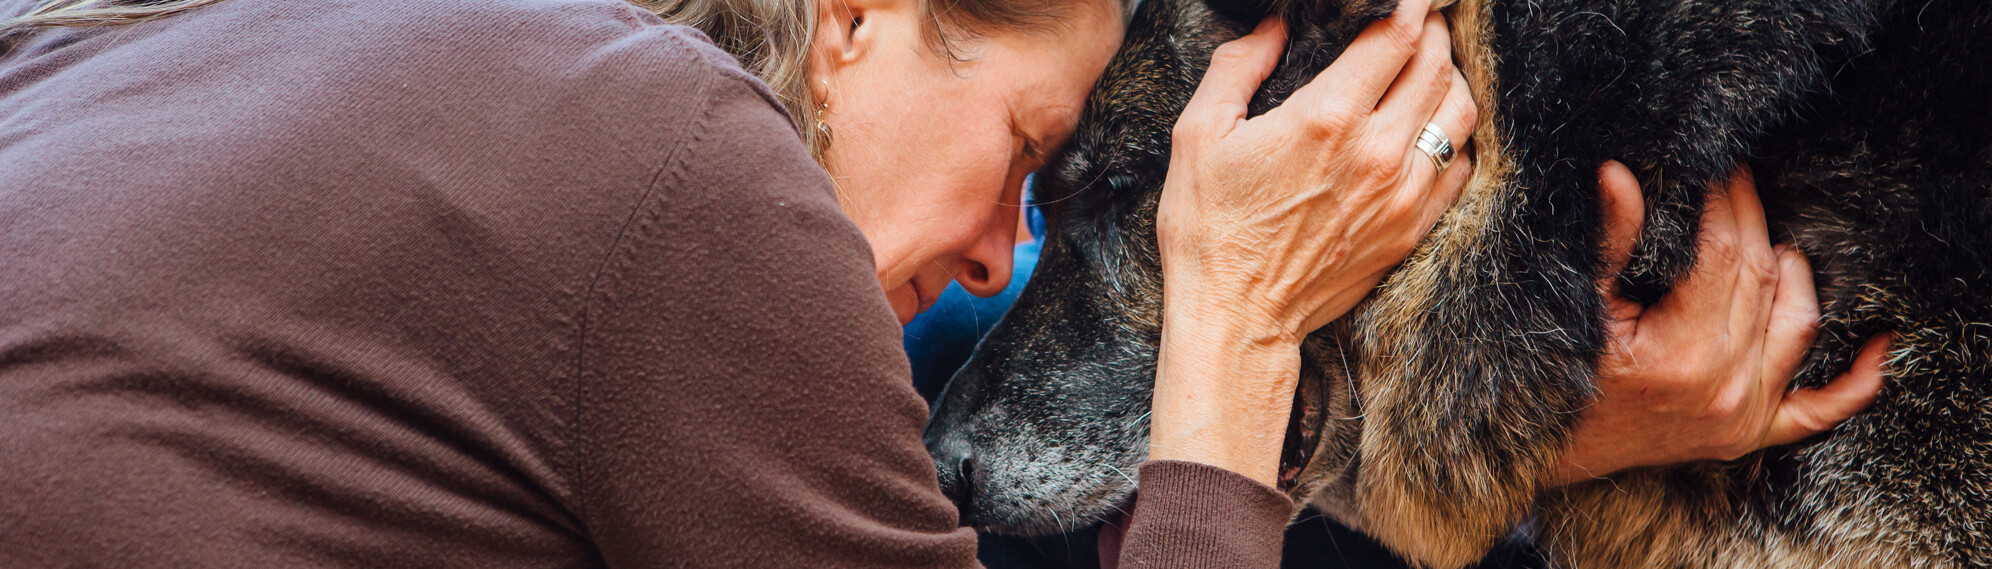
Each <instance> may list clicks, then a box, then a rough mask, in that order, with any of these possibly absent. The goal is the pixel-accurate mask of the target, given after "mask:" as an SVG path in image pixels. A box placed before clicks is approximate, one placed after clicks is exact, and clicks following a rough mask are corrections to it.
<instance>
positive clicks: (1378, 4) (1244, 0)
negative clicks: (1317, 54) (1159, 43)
mask: <svg viewBox="0 0 1992 569" xmlns="http://www.w3.org/2000/svg"><path fill="white" fill-rule="evenodd" d="M1397 2H1398V0H1204V4H1205V5H1207V6H1210V9H1211V11H1213V12H1217V14H1218V15H1219V16H1223V17H1224V18H1226V19H1229V20H1231V21H1234V22H1237V23H1240V24H1243V25H1244V26H1245V27H1246V29H1251V27H1252V26H1254V25H1257V24H1258V23H1259V20H1263V19H1265V18H1266V16H1271V15H1275V14H1277V15H1280V16H1284V17H1286V19H1287V23H1288V24H1289V25H1294V26H1331V27H1334V26H1337V25H1338V24H1339V25H1355V26H1361V25H1363V24H1367V23H1369V22H1372V21H1375V20H1377V19H1380V18H1383V17H1386V16H1389V15H1390V11H1391V10H1395V9H1396V8H1397ZM1454 2H1456V0H1432V9H1434V10H1437V9H1439V8H1442V7H1445V6H1450V5H1452V4H1453V3H1454Z"/></svg>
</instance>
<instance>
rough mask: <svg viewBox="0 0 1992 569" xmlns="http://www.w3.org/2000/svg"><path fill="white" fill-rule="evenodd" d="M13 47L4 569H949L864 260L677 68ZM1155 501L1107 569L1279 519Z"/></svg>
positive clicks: (822, 195)
mask: <svg viewBox="0 0 1992 569" xmlns="http://www.w3.org/2000/svg"><path fill="white" fill-rule="evenodd" d="M29 8H30V4H29V3H28V1H27V0H0V16H12V15H15V14H19V13H23V12H25V11H26V10H28V9H29ZM17 39H21V40H23V41H17V42H16V43H15V45H14V47H13V49H12V50H11V51H9V52H7V53H4V54H0V567H7V568H10V569H26V568H34V567H489V568H505V567H604V566H606V567H967V566H972V565H974V563H975V560H974V553H975V536H974V534H973V533H972V532H970V531H969V530H967V529H963V528H959V527H957V526H956V513H955V511H954V509H953V507H952V506H951V505H950V503H949V501H948V500H947V499H946V498H945V497H943V496H942V494H941V493H940V491H939V490H938V488H937V487H936V484H935V481H934V467H933V463H932V462H931V461H930V460H929V459H928V457H927V456H926V453H925V452H924V450H923V448H922V446H921V443H920V426H921V423H922V421H923V420H924V419H925V407H924V405H922V403H921V401H920V399H919V398H918V396H916V395H915V394H914V392H913V390H912V388H911V386H910V385H909V380H908V369H907V363H906V359H905V356H904V355H903V354H902V353H901V352H900V348H899V334H898V329H897V327H896V326H895V324H894V319H893V316H892V313H891V311H890V310H889V308H888V307H887V305H886V301H885V298H884V296H883V294H881V293H880V291H879V287H878V284H877V282H876V281H875V280H874V278H873V276H872V264H871V263H872V260H871V259H872V257H871V253H870V250H869V249H868V247H867V245H866V243H865V241H864V238H863V236H862V235H860V234H859V233H858V232H857V230H856V229H855V227H854V226H853V225H852V224H851V223H850V222H849V221H848V220H847V219H845V218H844V216H843V215H842V214H841V212H840V211H839V210H838V207H837V204H836V201H835V200H834V198H833V196H832V192H831V188H830V183H829V180H828V178H827V177H826V176H824V174H823V173H822V171H821V170H819V169H818V168H817V167H816V166H815V165H814V164H813V163H812V162H811V161H810V160H809V158H808V156H807V153H806V152H805V150H804V149H803V147H802V144H801V142H800V140H799V139H798V137H797V136H796V133H795V131H794V127H793V126H792V125H791V124H790V123H789V121H788V120H787V119H786V118H785V117H784V116H783V115H782V114H781V111H780V110H779V109H780V107H779V105H777V104H776V102H775V101H774V99H773V98H772V96H771V95H770V93H769V92H768V90H767V89H766V88H765V87H763V86H762V85H761V84H760V83H759V82H757V81H755V80H754V79H753V78H752V77H751V76H749V75H747V74H746V73H744V72H743V71H741V70H740V68H739V67H738V66H737V64H736V63H735V62H733V61H732V60H731V59H729V58H728V57H727V56H726V55H725V54H724V53H722V52H720V51H718V50H717V49H715V48H714V47H713V46H712V45H711V44H710V43H709V42H708V41H707V40H706V39H705V38H704V37H703V36H701V35H699V34H698V33H697V32H695V31H690V30H688V29H686V28H681V27H674V26H669V25H664V24H663V23H662V22H660V21H659V20H658V19H657V18H655V17H653V16H651V15H650V14H648V13H645V12H643V11H640V10H637V9H634V8H632V7H630V6H629V5H627V4H625V3H623V2H620V1H618V0H487V1H482V2H467V1H462V0H395V1H391V2H379V1H370V0H310V1H296V0H227V1H225V2H221V3H219V4H215V5H213V6H209V7H205V8H200V9H197V10H195V11H193V12H190V13H188V14H184V15H179V16H174V17H170V18H165V19H161V20H156V21H152V22H148V23H143V24H137V25H130V26H119V27H105V28H98V29H85V30H53V31H42V32H36V33H33V34H31V35H28V36H26V37H24V38H17ZM1142 484H1143V488H1144V494H1143V498H1142V503H1141V504H1140V512H1141V517H1140V519H1139V520H1137V522H1136V527H1135V528H1134V529H1133V530H1132V531H1131V532H1130V535H1129V536H1128V538H1127V539H1128V546H1127V549H1126V556H1125V557H1124V559H1125V560H1126V561H1125V562H1124V564H1123V566H1126V567H1144V566H1145V567H1273V566H1276V565H1277V557H1278V553H1279V546H1280V536H1281V533H1280V531H1281V527H1282V525H1283V523H1284V522H1285V519H1286V516H1287V512H1288V507H1289V506H1288V503H1287V501H1286V499H1285V498H1283V497H1282V496H1281V495H1280V494H1279V493H1278V492H1275V491H1273V490H1272V489H1271V488H1267V487H1266V486H1264V485H1261V484H1257V483H1255V482H1252V481H1250V480H1248V479H1245V478H1243V477H1241V476H1237V475H1234V474H1230V473H1227V472H1224V471H1221V470H1217V469H1214V468H1211V467H1206V466H1200V465H1193V464H1186V463H1157V464H1150V465H1148V466H1147V467H1146V468H1143V469H1142Z"/></svg>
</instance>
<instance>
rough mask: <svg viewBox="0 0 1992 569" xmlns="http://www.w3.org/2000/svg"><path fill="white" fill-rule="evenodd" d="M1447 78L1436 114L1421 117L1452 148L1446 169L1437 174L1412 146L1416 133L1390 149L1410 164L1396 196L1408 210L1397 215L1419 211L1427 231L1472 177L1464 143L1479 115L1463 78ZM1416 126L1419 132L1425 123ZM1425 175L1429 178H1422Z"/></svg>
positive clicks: (1453, 73)
mask: <svg viewBox="0 0 1992 569" xmlns="http://www.w3.org/2000/svg"><path fill="white" fill-rule="evenodd" d="M1447 74H1448V75H1450V76H1451V77H1452V80H1451V81H1450V83H1451V87H1449V88H1448V89H1447V90H1446V93H1445V95H1444V98H1443V100H1442V102H1441V103H1440V104H1439V108H1438V109H1437V112H1436V113H1435V114H1432V115H1430V116H1428V117H1425V118H1424V120H1428V121H1430V122H1431V124H1434V125H1437V126H1438V127H1439V131H1440V132H1444V133H1445V136H1446V141H1447V143H1449V144H1451V145H1452V147H1453V161H1452V163H1451V164H1448V165H1447V166H1446V170H1445V171H1444V172H1439V171H1438V170H1437V162H1436V161H1434V160H1433V159H1432V157H1431V156H1430V155H1428V154H1426V153H1425V151H1424V150H1421V149H1419V148H1417V147H1416V146H1415V143H1416V137H1417V134H1416V132H1414V133H1413V134H1412V140H1408V141H1405V142H1404V143H1402V144H1401V145H1399V146H1394V148H1408V149H1409V150H1408V151H1407V152H1406V158H1405V159H1406V160H1407V161H1410V170H1408V171H1409V172H1411V176H1412V177H1411V179H1410V180H1409V181H1408V182H1407V183H1406V184H1404V185H1403V186H1400V187H1399V191H1400V192H1403V193H1402V194H1400V195H1399V199H1402V200H1406V203H1405V205H1407V206H1410V207H1409V209H1403V210H1399V211H1421V212H1422V217H1421V218H1420V219H1421V220H1424V221H1425V222H1426V223H1427V225H1425V226H1423V227H1425V228H1427V229H1429V228H1430V227H1431V224H1436V223H1438V220H1439V217H1440V216H1441V215H1443V214H1444V213H1445V211H1446V209H1447V208H1449V207H1451V206H1452V204H1453V201H1455V200H1457V199H1459V193H1460V191H1461V190H1463V189H1465V188H1466V182H1467V180H1468V179H1469V178H1471V177H1473V160H1472V157H1470V156H1468V153H1467V151H1466V149H1467V148H1470V147H1469V146H1467V145H1466V143H1467V141H1468V140H1469V139H1470V138H1471V137H1472V136H1473V127H1474V124H1475V121H1478V120H1479V116H1480V113H1479V111H1478V110H1477V109H1475V108H1474V106H1473V91H1472V88H1470V87H1468V86H1467V84H1466V76H1465V75H1461V74H1460V73H1459V71H1457V70H1453V71H1450V72H1448V73H1447ZM1417 124H1418V125H1419V126H1420V128H1419V130H1420V131H1422V130H1423V128H1422V127H1423V125H1424V124H1425V123H1424V122H1420V123H1417ZM1425 172H1431V174H1430V175H1426V174H1424V173H1425ZM1434 178H1436V179H1434Z"/></svg>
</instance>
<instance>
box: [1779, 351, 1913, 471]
mask: <svg viewBox="0 0 1992 569" xmlns="http://www.w3.org/2000/svg"><path fill="white" fill-rule="evenodd" d="M1889 341H1890V337H1889V336H1888V335H1886V334H1884V335H1881V336H1878V337H1875V338H1874V339H1871V340H1868V343H1867V345H1866V346H1863V347H1862V348H1861V353H1860V355H1859V356H1858V357H1855V358H1854V367H1853V369H1851V370H1847V373H1844V374H1841V375H1840V377H1837V378H1834V379H1833V382H1832V383H1828V384H1826V386H1825V387H1821V388H1818V389H1800V390H1797V391H1793V392H1791V393H1787V394H1785V397H1784V403H1783V404H1780V405H1779V406H1778V411H1777V416H1776V417H1774V418H1772V419H1771V425H1770V429H1769V430H1768V431H1766V432H1765V434H1764V446H1777V445H1784V444H1791V443H1795V442H1798V441H1801V440H1805V438H1806V437H1810V436H1812V435H1815V434H1819V433H1821V432H1825V431H1826V430H1827V429H1831V428H1833V426H1834V425H1838V424H1840V422H1841V421H1845V420H1847V419H1848V418H1851V417H1853V416H1854V414H1856V413H1859V412H1861V410H1862V409H1866V408H1867V406H1868V404H1869V403H1873V402H1874V398H1875V395H1877V394H1880V393H1881V385H1882V382H1883V377H1882V374H1881V364H1882V359H1883V358H1884V357H1885V356H1886V355H1887V354H1888V344H1889Z"/></svg>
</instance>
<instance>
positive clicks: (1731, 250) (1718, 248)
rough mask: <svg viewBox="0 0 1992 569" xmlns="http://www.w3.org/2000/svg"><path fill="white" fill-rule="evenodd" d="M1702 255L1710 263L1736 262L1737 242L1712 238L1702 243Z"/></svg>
mask: <svg viewBox="0 0 1992 569" xmlns="http://www.w3.org/2000/svg"><path fill="white" fill-rule="evenodd" d="M1702 256H1703V257H1706V258H1707V259H1708V261H1709V262H1710V263H1720V264H1724V265H1729V264H1735V263H1736V261H1737V258H1736V243H1734V242H1732V241H1730V240H1728V239H1710V240H1707V241H1706V242H1704V243H1702Z"/></svg>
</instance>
